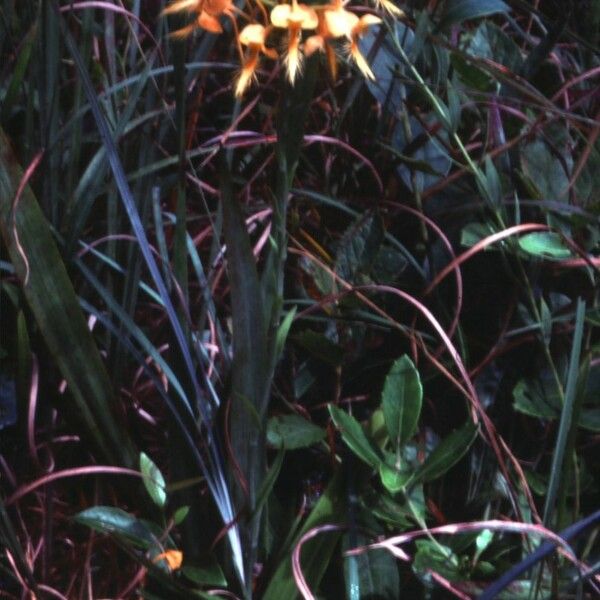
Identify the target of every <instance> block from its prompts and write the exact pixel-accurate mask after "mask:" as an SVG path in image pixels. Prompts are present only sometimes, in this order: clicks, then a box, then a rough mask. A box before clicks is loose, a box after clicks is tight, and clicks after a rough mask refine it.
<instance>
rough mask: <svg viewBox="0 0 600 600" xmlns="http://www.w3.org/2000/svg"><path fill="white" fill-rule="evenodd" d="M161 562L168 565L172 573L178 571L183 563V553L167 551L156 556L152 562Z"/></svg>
mask: <svg viewBox="0 0 600 600" xmlns="http://www.w3.org/2000/svg"><path fill="white" fill-rule="evenodd" d="M161 560H164V561H165V562H166V563H167V565H168V567H169V570H170V571H177V569H180V568H181V564H182V563H183V553H182V552H180V551H179V550H167V551H166V552H161V553H160V554H158V555H157V556H155V557H154V560H153V561H152V562H154V563H157V562H159V561H161Z"/></svg>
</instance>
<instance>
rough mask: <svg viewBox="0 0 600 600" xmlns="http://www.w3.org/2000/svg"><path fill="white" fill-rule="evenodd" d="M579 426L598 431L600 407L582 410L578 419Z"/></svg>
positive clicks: (599, 428) (599, 429)
mask: <svg viewBox="0 0 600 600" xmlns="http://www.w3.org/2000/svg"><path fill="white" fill-rule="evenodd" d="M578 424H579V427H581V428H582V429H587V430H588V431H593V432H594V433H600V408H590V409H587V410H585V409H584V410H582V411H581V414H580V415H579V420H578Z"/></svg>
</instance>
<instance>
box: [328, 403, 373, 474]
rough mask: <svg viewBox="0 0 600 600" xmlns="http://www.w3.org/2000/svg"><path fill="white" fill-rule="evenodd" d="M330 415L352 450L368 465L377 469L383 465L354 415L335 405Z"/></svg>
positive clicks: (330, 410)
mask: <svg viewBox="0 0 600 600" xmlns="http://www.w3.org/2000/svg"><path fill="white" fill-rule="evenodd" d="M329 414H330V415H331V418H332V419H333V422H334V423H335V426H336V427H337V428H338V429H339V430H340V433H341V435H342V439H343V440H344V442H345V443H346V445H347V446H348V447H349V448H350V450H352V452H354V454H356V456H358V458H360V459H361V460H363V461H364V462H366V463H367V464H368V465H370V466H371V467H373V468H377V467H378V466H379V464H380V463H381V458H380V456H379V454H378V453H377V450H376V448H375V446H374V445H373V444H372V443H371V441H370V440H369V439H368V438H367V436H366V434H365V432H364V431H363V428H362V427H361V425H360V423H359V422H358V421H357V420H356V419H355V418H354V417H353V416H352V415H349V414H348V413H347V412H345V411H343V410H342V409H341V408H338V407H337V406H335V405H333V404H330V405H329Z"/></svg>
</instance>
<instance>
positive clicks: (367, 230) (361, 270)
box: [335, 213, 385, 284]
mask: <svg viewBox="0 0 600 600" xmlns="http://www.w3.org/2000/svg"><path fill="white" fill-rule="evenodd" d="M384 237H385V229H384V227H383V219H382V218H381V216H380V215H379V214H377V213H366V214H365V215H362V216H361V217H359V218H358V219H357V220H356V221H355V222H354V223H352V225H351V226H350V227H349V228H348V229H347V230H346V231H345V232H344V235H343V236H342V239H341V240H340V243H339V246H338V249H337V252H336V260H335V272H336V273H337V274H338V275H339V276H340V277H341V278H342V279H343V280H345V281H348V282H349V283H355V284H361V283H364V279H365V278H367V277H368V275H369V273H370V271H371V268H372V267H373V264H374V263H375V260H376V258H377V254H378V252H379V249H380V247H381V244H382V242H383V240H384ZM369 281H370V280H369V279H367V282H369Z"/></svg>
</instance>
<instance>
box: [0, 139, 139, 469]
mask: <svg viewBox="0 0 600 600" xmlns="http://www.w3.org/2000/svg"><path fill="white" fill-rule="evenodd" d="M22 178H23V170H22V169H21V167H20V166H19V164H18V161H17V159H16V157H15V155H14V153H13V151H12V149H11V145H10V141H9V140H8V138H7V137H6V136H5V134H4V132H3V131H2V130H0V227H1V229H2V237H3V238H4V243H5V244H6V247H7V248H8V252H9V254H10V257H11V260H12V263H13V265H14V267H15V270H16V272H17V274H18V276H19V278H20V279H21V281H23V282H25V281H26V283H24V285H23V292H24V294H25V297H26V298H27V301H28V303H29V305H30V307H31V310H32V312H33V314H34V315H35V318H36V320H37V323H38V326H39V328H40V332H41V333H42V335H43V337H44V339H45V341H46V344H47V345H48V349H49V350H50V352H51V354H52V356H53V358H54V360H55V361H56V364H57V365H58V368H59V369H60V371H61V373H62V375H63V377H64V378H65V379H66V381H67V383H68V387H69V392H70V394H69V396H68V398H69V399H72V402H73V411H72V412H73V413H74V414H75V415H77V416H78V418H79V419H80V420H81V421H82V422H83V424H84V425H85V428H86V431H87V433H88V434H89V436H90V438H91V441H92V442H93V443H94V444H95V446H96V447H97V448H98V449H99V450H100V451H101V452H102V454H103V455H104V457H105V458H106V459H107V460H109V461H110V462H111V463H113V464H121V465H126V466H128V467H133V466H135V464H136V453H135V451H134V446H133V443H132V442H131V440H130V437H129V434H128V432H127V430H126V429H125V427H124V426H123V425H122V424H120V423H118V422H117V420H116V419H115V416H114V414H115V413H114V409H115V400H114V398H113V395H112V386H111V383H110V380H109V378H108V375H107V374H106V371H105V369H104V365H103V364H102V359H101V357H100V353H99V352H98V348H97V347H96V345H95V343H94V340H93V339H92V336H91V334H90V332H89V330H88V328H87V325H86V321H85V318H84V315H83V313H82V312H81V310H80V308H79V304H78V301H77V297H76V296H75V291H74V289H73V285H72V284H71V281H70V279H69V276H68V274H67V271H66V269H65V266H64V264H63V262H62V258H61V256H60V253H59V251H58V248H57V247H56V244H55V242H54V239H53V238H52V234H51V232H50V227H49V225H48V223H47V221H46V219H45V218H44V215H43V214H42V211H41V209H40V207H39V205H38V203H37V200H36V198H35V196H34V195H33V192H32V191H31V188H30V187H29V186H25V187H24V188H23V191H22V193H21V195H20V197H19V198H18V202H16V203H15V202H14V199H15V197H16V194H17V190H18V188H19V184H20V182H21V181H22Z"/></svg>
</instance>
